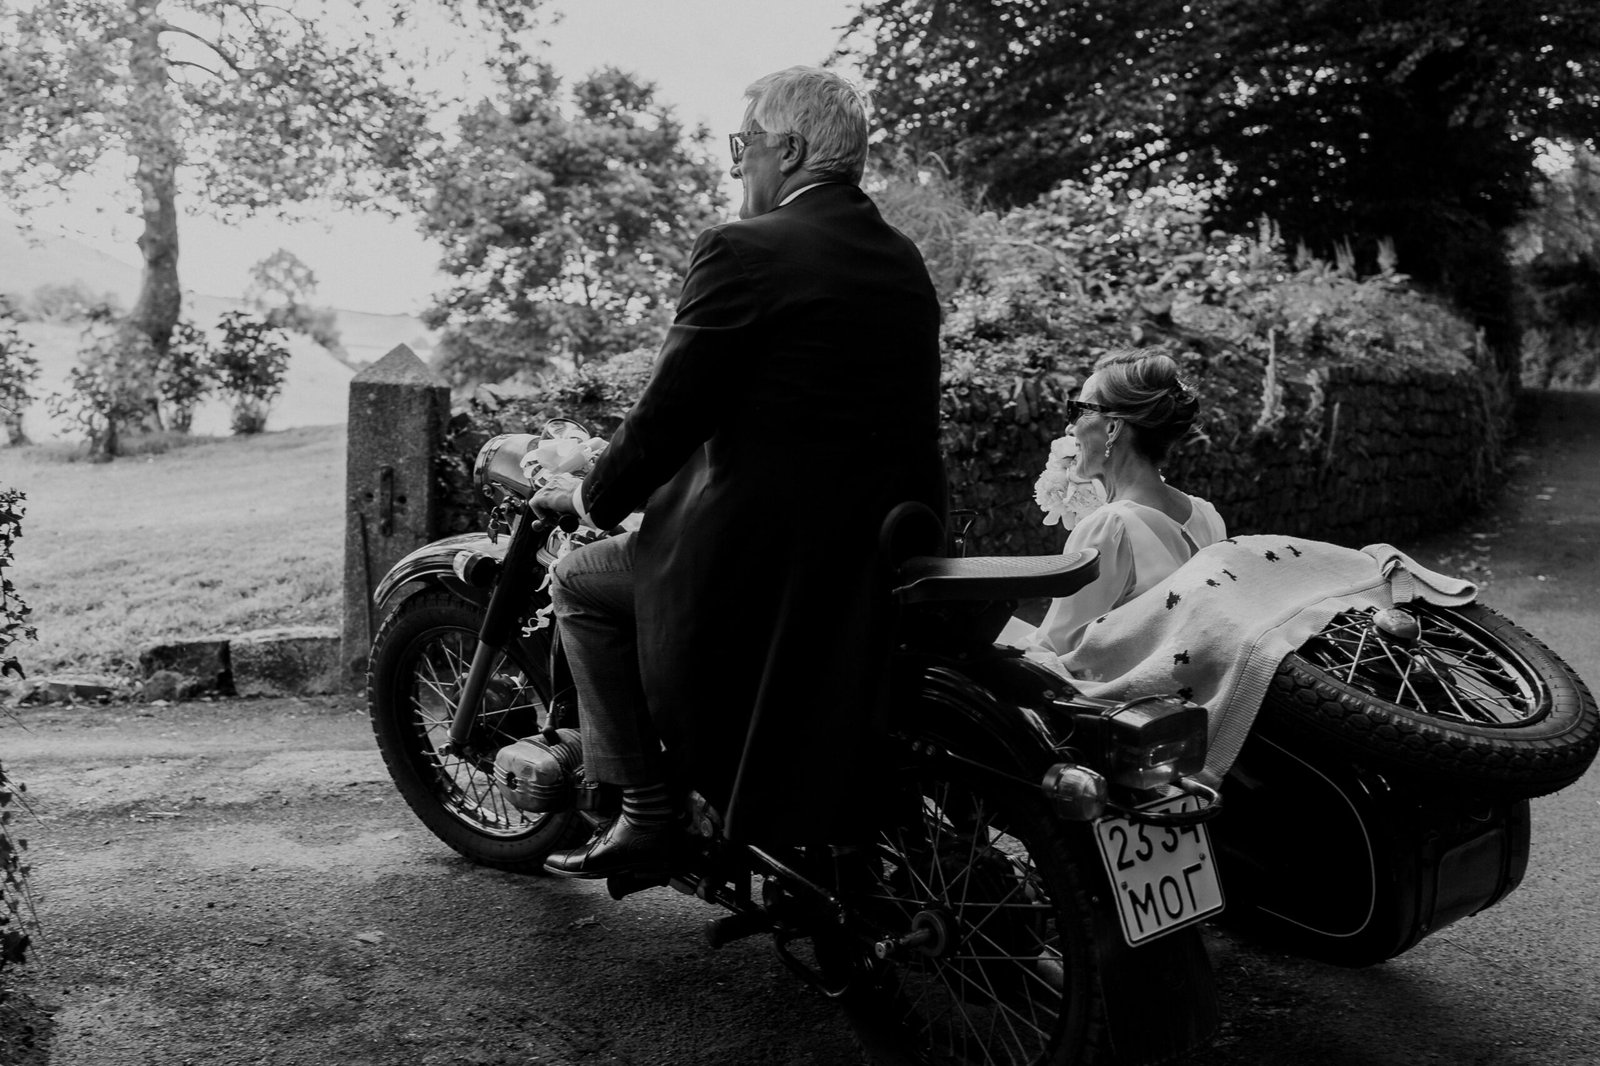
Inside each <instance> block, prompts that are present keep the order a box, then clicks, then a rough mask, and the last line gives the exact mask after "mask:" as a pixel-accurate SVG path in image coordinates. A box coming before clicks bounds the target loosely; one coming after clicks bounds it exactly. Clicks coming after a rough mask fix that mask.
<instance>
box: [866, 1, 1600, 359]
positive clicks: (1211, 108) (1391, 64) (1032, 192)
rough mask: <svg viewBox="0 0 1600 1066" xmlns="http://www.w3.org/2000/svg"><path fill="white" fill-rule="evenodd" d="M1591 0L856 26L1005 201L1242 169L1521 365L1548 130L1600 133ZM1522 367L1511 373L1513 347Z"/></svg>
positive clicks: (888, 108)
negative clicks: (1525, 217)
mask: <svg viewBox="0 0 1600 1066" xmlns="http://www.w3.org/2000/svg"><path fill="white" fill-rule="evenodd" d="M1590 6H1591V5H1590V4H1589V2H1588V0H1530V2H1527V3H1517V4H1508V3H1505V2H1503V0H1453V2H1450V3H1445V2H1443V0H1393V2H1390V3H1386V4H1383V5H1381V6H1375V5H1371V4H1350V3H1347V2H1345V0H1301V2H1296V3H1292V4H1291V3H1289V2H1288V0H878V2H873V3H868V4H867V5H866V6H865V7H864V9H863V11H862V13H861V14H860V15H859V16H858V17H857V19H856V20H855V21H854V22H853V23H852V28H851V32H852V36H851V37H850V38H848V40H849V41H853V42H855V43H854V44H852V45H849V47H851V48H853V49H854V50H855V51H857V52H858V53H859V54H860V55H861V61H862V64H863V69H864V71H865V73H866V74H867V75H868V77H869V78H870V80H871V81H872V82H873V83H874V85H875V89H876V92H877V94H878V100H879V106H880V109H881V111H882V114H883V118H884V124H885V125H886V126H888V128H890V129H892V130H894V131H895V137H894V138H893V140H895V141H897V142H900V143H901V144H903V146H905V147H909V148H911V149H912V150H913V151H918V152H935V153H938V154H940V155H941V157H942V158H943V159H944V160H945V161H946V162H947V163H949V164H950V165H951V166H953V167H954V168H955V169H956V170H957V171H958V172H959V173H960V174H961V175H962V176H963V177H965V178H966V179H967V180H969V181H971V182H973V183H975V184H978V185H982V186H984V187H985V188H986V189H987V191H988V193H989V195H990V197H991V199H992V200H993V201H995V202H997V203H999V204H1013V203H1020V202H1024V201H1027V200H1028V199H1031V198H1032V197H1034V196H1036V195H1037V194H1039V193H1040V192H1042V191H1044V190H1045V189H1047V188H1049V187H1050V186H1051V185H1053V184H1054V183H1055V182H1058V181H1060V180H1062V179H1065V178H1095V177H1103V176H1105V175H1108V174H1120V175H1124V176H1128V177H1132V178H1134V179H1136V180H1137V179H1139V178H1141V177H1145V176H1148V175H1151V174H1152V173H1155V172H1159V171H1165V172H1167V173H1169V174H1170V173H1171V172H1174V171H1175V172H1177V173H1179V174H1181V175H1182V176H1184V177H1187V178H1190V179H1194V180H1201V181H1206V182H1217V183H1220V185H1221V188H1222V194H1221V196H1220V197H1218V199H1217V200H1216V201H1215V207H1214V214H1213V221H1214V222H1216V223H1218V224H1220V225H1223V226H1225V227H1227V228H1230V229H1234V230H1235V231H1237V230H1240V229H1243V228H1245V227H1247V226H1248V225H1250V224H1252V223H1253V222H1254V220H1256V219H1257V218H1259V217H1260V216H1262V215H1268V216H1271V217H1272V218H1274V219H1275V220H1277V221H1278V222H1279V223H1280V224H1281V225H1282V227H1283V230H1284V233H1285V235H1286V236H1287V237H1288V238H1289V240H1290V241H1292V242H1305V243H1307V244H1308V245H1310V246H1311V247H1312V248H1313V249H1315V250H1317V251H1319V252H1322V253H1324V254H1326V253H1328V252H1331V251H1332V249H1333V248H1334V247H1335V245H1336V244H1337V243H1339V242H1341V241H1349V242H1350V243H1351V244H1352V246H1353V247H1354V248H1355V249H1356V251H1357V253H1358V255H1359V256H1360V257H1361V258H1362V259H1363V261H1364V262H1366V263H1369V264H1370V263H1372V262H1373V261H1375V257H1376V254H1377V247H1378V241H1379V240H1380V239H1382V238H1385V237H1389V238H1392V239H1393V241H1394V244H1395V246H1396V248H1397V249H1398V254H1399V261H1400V267H1401V269H1403V270H1405V271H1406V272H1407V273H1409V274H1410V275H1412V276H1413V278H1415V279H1416V280H1418V281H1420V282H1422V283H1424V284H1427V285H1429V286H1432V287H1435V288H1438V289H1441V290H1444V291H1446V292H1448V293H1450V294H1451V295H1453V296H1454V297H1455V298H1456V299H1457V301H1458V302H1459V303H1461V304H1462V305H1463V306H1464V307H1466V308H1467V309H1469V310H1470V311H1471V312H1472V313H1473V314H1474V315H1475V316H1476V318H1477V319H1478V320H1479V322H1480V323H1481V324H1483V325H1484V326H1486V327H1487V328H1488V329H1489V330H1490V335H1491V340H1493V341H1495V342H1496V346H1497V348H1498V350H1499V351H1501V353H1502V355H1503V357H1505V358H1506V359H1507V360H1508V361H1509V353H1510V352H1512V351H1514V348H1515V326H1514V323H1513V321H1512V315H1511V309H1510V303H1509V297H1508V295H1507V294H1508V293H1509V291H1510V285H1509V283H1508V282H1509V268H1508V265H1507V262H1506V258H1505V255H1504V253H1503V237H1504V234H1505V231H1506V230H1507V229H1508V228H1509V227H1511V226H1512V225H1513V224H1514V223H1515V222H1516V220H1517V218H1518V217H1519V215H1520V213H1521V212H1522V211H1523V210H1524V209H1525V208H1526V207H1527V206H1528V205H1529V203H1530V200H1531V194H1532V190H1533V188H1534V187H1535V185H1536V183H1537V181H1538V176H1537V172H1536V170H1535V168H1534V157H1535V144H1536V141H1537V139H1538V138H1540V137H1566V138H1570V139H1573V140H1577V141H1582V142H1585V143H1589V144H1591V145H1592V144H1593V143H1594V138H1595V136H1596V133H1597V131H1600V75H1597V71H1600V23H1597V21H1596V20H1595V19H1594V18H1593V16H1592V12H1591V10H1590ZM1506 369H1509V368H1508V367H1506Z"/></svg>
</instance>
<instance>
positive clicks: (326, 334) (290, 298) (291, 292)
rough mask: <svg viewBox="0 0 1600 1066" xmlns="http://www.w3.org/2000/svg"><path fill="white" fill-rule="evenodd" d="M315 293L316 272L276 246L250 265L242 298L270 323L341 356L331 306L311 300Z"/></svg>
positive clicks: (337, 332) (336, 327) (287, 251)
mask: <svg viewBox="0 0 1600 1066" xmlns="http://www.w3.org/2000/svg"><path fill="white" fill-rule="evenodd" d="M316 293H317V276H316V274H315V273H313V272H312V270H311V268H310V267H308V266H306V265H305V263H303V262H301V261H300V258H299V257H298V256H296V255H295V254H294V253H293V252H290V251H289V250H288V249H286V248H279V249H278V250H277V251H276V252H273V253H272V254H271V255H269V256H267V257H266V258H265V259H263V260H261V262H259V263H257V264H256V265H255V266H253V267H251V268H250V287H249V288H248V289H246V290H245V294H244V301H245V303H246V304H247V305H248V306H250V307H252V308H253V309H255V310H256V311H258V312H260V314H261V315H262V316H263V317H264V318H265V319H266V320H267V322H268V323H270V324H271V325H274V326H277V327H278V328H279V329H282V330H289V331H292V332H295V333H304V334H305V335H306V336H308V337H310V338H311V339H312V340H314V341H316V342H317V343H318V344H320V345H322V347H324V348H326V349H327V350H328V351H330V352H333V353H334V354H336V355H341V356H342V355H343V354H344V345H343V344H341V343H340V341H339V325H338V322H337V318H336V315H335V313H334V310H333V308H331V307H318V306H317V305H316V304H314V303H313V302H312V299H313V297H315V296H316Z"/></svg>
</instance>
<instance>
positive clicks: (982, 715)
mask: <svg viewBox="0 0 1600 1066" xmlns="http://www.w3.org/2000/svg"><path fill="white" fill-rule="evenodd" d="M915 691H916V698H915V700H914V710H913V711H912V713H913V714H914V715H916V716H917V717H918V718H919V719H920V718H921V717H922V716H924V715H927V714H929V713H937V714H938V715H939V716H940V717H941V718H942V719H943V720H944V721H945V722H946V723H947V724H948V725H949V726H951V727H953V728H955V729H957V730H959V731H960V733H961V735H963V736H966V737H969V738H971V739H972V740H973V742H974V743H976V744H977V745H978V748H979V750H978V751H976V752H975V753H974V755H975V757H976V761H978V762H981V763H985V764H988V765H990V766H992V767H994V768H996V769H1000V768H1004V767H1016V768H1020V769H1023V770H1025V771H1026V772H1028V773H1037V774H1038V775H1039V780H1040V781H1041V782H1042V781H1043V779H1044V772H1045V770H1046V769H1047V768H1048V767H1049V766H1050V764H1051V763H1052V762H1053V761H1055V753H1054V752H1053V751H1052V750H1051V738H1050V735H1049V731H1048V730H1047V729H1046V728H1045V725H1044V721H1043V719H1042V718H1040V716H1039V715H1038V713H1037V712H1035V711H1033V710H1031V709H1030V708H1027V707H1024V706H1022V705H1020V704H1018V703H1016V702H1014V701H1011V700H1004V699H1000V698H999V697H997V696H996V695H995V693H994V692H992V691H991V690H990V689H989V688H988V687H987V686H985V685H983V684H981V683H979V682H978V681H976V680H974V679H973V678H971V677H970V676H968V674H967V672H966V671H964V670H960V669H955V668H952V667H949V666H942V665H924V666H923V667H922V669H921V670H920V676H919V677H918V678H917V679H916V687H915Z"/></svg>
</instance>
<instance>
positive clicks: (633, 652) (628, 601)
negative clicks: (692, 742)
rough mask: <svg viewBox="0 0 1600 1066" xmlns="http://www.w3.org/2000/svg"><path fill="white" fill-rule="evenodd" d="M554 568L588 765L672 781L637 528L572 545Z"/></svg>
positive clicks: (617, 781) (559, 621)
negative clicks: (647, 671)
mask: <svg viewBox="0 0 1600 1066" xmlns="http://www.w3.org/2000/svg"><path fill="white" fill-rule="evenodd" d="M552 573H553V579H552V581H551V585H550V598H551V600H552V602H553V603H554V604H555V616H556V625H557V626H558V627H559V628H560V632H561V646H562V647H563V648H564V649H565V650H566V653H567V663H568V665H569V666H571V668H572V678H573V681H574V682H575V684H576V685H577V689H578V716H579V718H580V720H581V722H580V724H581V727H582V732H583V762H584V773H585V774H586V775H587V777H588V779H589V780H591V781H604V782H607V783H608V784H613V785H622V786H629V785H652V784H657V783H660V782H663V781H665V780H666V767H665V763H664V760H663V758H662V755H661V739H660V737H659V736H658V735H657V734H656V731H655V727H654V726H653V725H651V722H650V714H649V711H648V709H647V706H646V703H645V696H644V682H643V680H642V679H641V677H640V673H639V641H638V625H637V623H636V621H635V617H634V607H633V534H632V533H622V534H619V535H617V536H615V537H608V538H606V539H605V540H600V541H596V542H594V543H593V544H589V545H586V546H585V547H582V548H579V549H577V550H576V551H573V552H569V553H568V554H567V556H566V557H565V558H563V559H562V560H561V561H560V562H559V563H557V564H556V567H555V570H554V571H553V572H552Z"/></svg>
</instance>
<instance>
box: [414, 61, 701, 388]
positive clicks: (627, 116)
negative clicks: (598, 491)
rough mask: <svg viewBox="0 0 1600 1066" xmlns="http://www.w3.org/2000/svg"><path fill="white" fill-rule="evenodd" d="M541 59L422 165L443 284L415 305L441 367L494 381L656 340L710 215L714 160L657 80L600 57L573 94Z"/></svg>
mask: <svg viewBox="0 0 1600 1066" xmlns="http://www.w3.org/2000/svg"><path fill="white" fill-rule="evenodd" d="M559 91H560V83H559V82H558V81H557V79H556V77H555V76H554V74H553V73H552V72H551V71H550V69H549V68H548V67H546V66H537V67H534V68H530V69H529V70H527V71H522V72H508V76H507V80H506V84H505V87H504V91H503V92H502V94H501V96H500V98H499V99H498V100H496V101H484V102H483V103H482V104H480V105H479V106H478V107H476V108H475V109H473V110H471V111H469V112H468V113H467V114H466V115H465V116H464V117H463V118H462V120H461V123H460V129H459V138H458V139H459V143H458V144H456V145H453V146H451V148H450V149H449V150H440V151H438V152H436V153H435V154H434V155H433V156H432V157H431V158H430V159H429V161H428V173H429V176H430V181H429V183H428V188H429V192H428V197H427V199H426V201H425V203H423V204H422V205H421V206H422V207H423V210H424V227H425V229H426V230H427V232H428V233H429V234H430V235H431V236H433V237H434V238H435V239H436V240H438V241H439V242H440V243H441V244H442V245H443V246H444V249H445V258H444V264H443V265H444V268H445V270H446V271H447V272H448V273H450V274H452V275H454V277H455V279H456V280H455V283H454V285H453V287H452V288H451V289H450V290H449V291H448V292H446V293H445V294H443V295H442V296H441V297H440V298H439V300H438V302H437V303H436V304H435V305H434V306H433V307H432V308H431V309H430V310H429V312H428V313H427V315H426V316H425V319H426V321H427V322H428V324H429V325H430V326H434V327H436V328H438V327H443V328H444V329H445V331H446V336H445V338H444V342H443V347H444V349H445V353H446V354H445V356H444V358H443V359H441V364H442V366H441V368H442V369H443V370H445V371H446V373H447V374H449V375H450V376H452V377H453V378H454V379H455V380H456V382H457V383H458V384H460V383H465V382H467V381H472V380H479V381H481V380H489V381H499V380H503V379H505V378H507V377H511V376H513V375H516V374H518V373H519V372H526V371H529V370H531V369H532V368H533V367H534V366H536V365H537V364H539V363H541V362H543V361H545V360H547V359H550V358H552V357H557V358H561V359H564V360H569V361H571V362H572V363H573V364H582V363H584V362H587V361H590V360H593V359H598V358H603V357H605V356H606V355H610V354H614V353H617V352H623V351H628V350H630V349H632V348H636V347H638V346H640V345H641V344H646V343H654V342H656V341H657V340H659V332H660V330H661V329H662V328H663V325H664V323H665V322H666V321H667V320H668V317H669V315H670V307H671V302H672V300H673V299H674V298H675V296H676V292H677V287H678V284H679V282H680V281H681V279H682V276H683V272H684V270H685V268H686V266H687V263H688V253H689V250H690V248H691V246H692V244H693V239H694V236H695V234H696V233H698V232H699V231H700V230H701V229H703V228H705V227H706V226H708V225H710V224H711V223H712V222H713V221H715V220H716V217H717V211H716V197H717V185H718V181H719V178H720V168H719V166H718V165H717V164H714V163H712V162H710V161H709V160H707V159H706V158H705V155H706V152H705V149H706V142H707V137H708V134H707V133H706V131H705V130H704V129H703V128H701V129H696V130H694V131H692V132H688V131H685V130H684V128H683V126H682V125H681V124H680V123H679V122H678V120H677V119H676V117H675V116H674V114H673V111H672V109H671V108H669V107H666V106H664V105H661V104H658V103H657V102H656V100H655V90H654V87H653V86H651V85H650V84H648V83H646V82H640V81H636V80H634V79H633V78H632V77H630V76H629V75H627V74H624V73H622V72H620V71H617V70H612V69H607V70H602V71H599V72H597V73H595V74H592V75H590V76H589V77H588V78H585V79H584V80H582V81H580V82H579V83H577V84H576V85H575V86H574V87H573V89H572V91H571V93H570V100H571V105H570V107H569V108H564V107H563V106H562V105H561V102H560V100H559V99H558V96H559Z"/></svg>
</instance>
